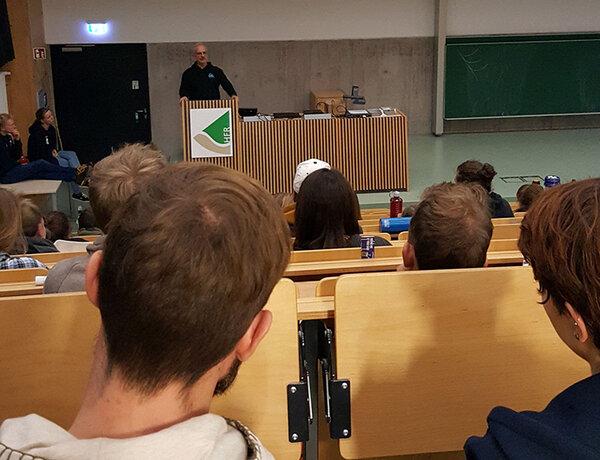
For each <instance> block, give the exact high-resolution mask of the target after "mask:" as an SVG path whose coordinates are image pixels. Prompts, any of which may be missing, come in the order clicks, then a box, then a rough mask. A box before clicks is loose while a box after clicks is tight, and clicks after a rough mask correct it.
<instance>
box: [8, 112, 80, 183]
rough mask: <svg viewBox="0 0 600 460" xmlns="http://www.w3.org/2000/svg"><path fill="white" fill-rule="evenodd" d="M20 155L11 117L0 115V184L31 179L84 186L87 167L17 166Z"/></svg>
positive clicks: (37, 163)
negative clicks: (62, 181) (59, 181)
mask: <svg viewBox="0 0 600 460" xmlns="http://www.w3.org/2000/svg"><path fill="white" fill-rule="evenodd" d="M21 154H22V145H21V136H20V135H19V131H18V130H17V128H16V126H15V122H14V120H13V117H12V116H11V115H9V114H7V113H2V114H0V184H14V183H15V182H22V181H24V180H32V179H49V180H64V181H65V182H76V183H77V184H79V185H85V183H86V182H87V176H88V174H89V172H90V169H91V168H90V167H89V166H86V165H84V166H79V167H78V168H62V167H60V166H58V165H56V164H52V163H49V162H47V161H45V160H37V161H30V162H29V163H27V164H19V163H18V160H19V158H21Z"/></svg>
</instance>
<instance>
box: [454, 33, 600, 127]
mask: <svg viewBox="0 0 600 460" xmlns="http://www.w3.org/2000/svg"><path fill="white" fill-rule="evenodd" d="M589 113H600V34H586V35H543V36H540V35H536V36H508V37H507V36H504V37H454V38H448V39H447V41H446V92H445V114H444V116H445V118H446V119H461V118H483V117H515V116H536V115H560V114H589Z"/></svg>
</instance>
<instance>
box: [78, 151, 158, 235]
mask: <svg viewBox="0 0 600 460" xmlns="http://www.w3.org/2000/svg"><path fill="white" fill-rule="evenodd" d="M166 165H167V160H166V159H165V157H164V155H163V154H162V153H161V152H159V151H158V150H155V149H154V148H152V147H151V146H149V145H143V144H128V145H125V146H124V147H122V148H120V149H119V150H117V151H116V152H114V153H112V154H111V155H109V156H107V157H106V158H104V159H102V160H101V161H99V162H98V163H97V164H96V165H94V169H93V170H92V173H91V176H90V187H89V195H90V206H91V207H92V209H93V211H94V216H95V217H96V223H97V226H98V227H99V228H100V229H101V230H102V231H103V232H104V233H106V232H107V230H108V227H109V223H110V220H111V218H112V215H113V213H114V212H116V211H117V209H118V208H120V207H121V206H122V205H123V203H125V201H127V199H128V198H129V197H130V196H131V195H133V193H134V192H135V190H136V184H137V183H138V182H139V181H140V180H143V179H144V178H146V177H148V176H151V175H153V174H155V173H156V172H157V171H160V170H161V169H162V168H164V167H165V166H166Z"/></svg>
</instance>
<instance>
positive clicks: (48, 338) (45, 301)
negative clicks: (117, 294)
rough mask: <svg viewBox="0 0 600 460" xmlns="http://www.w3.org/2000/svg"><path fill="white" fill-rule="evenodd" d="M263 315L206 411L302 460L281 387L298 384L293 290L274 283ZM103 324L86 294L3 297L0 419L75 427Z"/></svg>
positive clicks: (275, 450) (288, 283) (276, 451)
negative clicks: (227, 383)
mask: <svg viewBox="0 0 600 460" xmlns="http://www.w3.org/2000/svg"><path fill="white" fill-rule="evenodd" d="M265 308H266V309H268V310H270V311H272V312H273V323H272V325H271V329H270V330H269V333H268V334H267V336H266V337H265V339H264V340H263V342H262V343H261V344H260V345H259V347H258V349H257V351H256V352H255V354H254V355H253V356H252V357H251V358H250V360H249V361H248V362H246V363H244V364H242V366H241V367H240V370H239V374H238V377H237V379H236V381H235V383H234V385H233V386H232V387H231V389H230V390H229V391H228V392H227V393H225V395H223V396H220V397H217V398H215V399H214V400H213V403H212V405H211V412H214V413H218V414H221V415H224V416H228V417H231V418H235V419H237V420H240V421H241V422H242V423H244V424H245V425H247V426H248V427H250V428H251V429H252V431H253V432H254V433H255V434H256V435H257V436H258V438H259V439H260V440H261V442H262V443H263V444H264V445H265V446H266V447H267V449H268V450H269V451H270V452H271V453H272V454H273V455H274V456H275V458H282V459H294V460H296V459H297V458H299V457H300V448H301V445H300V444H292V443H290V442H288V425H287V402H286V397H287V396H286V386H287V384H288V383H292V382H297V381H298V380H299V371H298V320H297V312H296V286H295V285H294V283H293V282H292V281H290V280H287V279H284V280H281V281H280V282H279V284H277V286H276V287H275V289H274V290H273V293H272V294H271V297H270V298H269V301H268V302H267V305H266V307H265ZM99 326H100V315H99V313H98V309H97V308H95V307H94V306H92V305H91V304H90V302H89V300H88V299H87V296H86V294H84V293H69V294H50V295H36V296H27V297H5V298H2V299H0V375H2V379H0V392H1V393H2V394H3V395H5V397H3V398H0V421H1V420H4V419H5V418H8V417H18V416H22V415H26V414H29V413H34V412H35V413H37V414H40V415H42V416H44V417H46V418H48V419H50V420H52V421H54V422H55V423H58V424H59V425H61V426H62V427H64V428H69V426H70V424H71V422H72V421H73V419H74V417H75V415H76V413H77V410H78V408H79V405H80V403H81V398H82V396H83V391H84V389H85V384H86V381H87V378H88V373H89V370H90V364H91V361H92V352H93V347H94V343H95V339H96V337H97V334H98V330H99Z"/></svg>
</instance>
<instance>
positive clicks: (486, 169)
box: [455, 160, 496, 192]
mask: <svg viewBox="0 0 600 460" xmlns="http://www.w3.org/2000/svg"><path fill="white" fill-rule="evenodd" d="M495 175H496V170H495V169H494V167H493V166H492V165H491V164H489V163H481V162H480V161H476V160H467V161H465V162H463V163H461V164H460V165H458V168H456V178H455V180H456V182H458V183H468V184H472V183H474V184H479V185H481V186H482V187H483V188H484V189H485V190H486V191H487V192H491V191H492V179H493V178H494V176H495Z"/></svg>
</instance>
